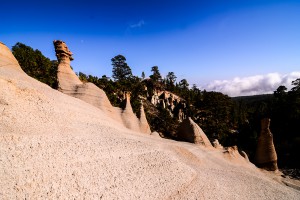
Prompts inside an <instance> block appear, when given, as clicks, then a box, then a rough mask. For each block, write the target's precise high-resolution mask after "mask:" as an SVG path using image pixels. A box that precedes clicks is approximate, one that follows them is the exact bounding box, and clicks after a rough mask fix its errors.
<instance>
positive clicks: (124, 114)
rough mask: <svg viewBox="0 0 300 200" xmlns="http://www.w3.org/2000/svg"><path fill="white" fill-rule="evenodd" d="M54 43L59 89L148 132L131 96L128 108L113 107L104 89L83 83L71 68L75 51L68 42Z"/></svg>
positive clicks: (116, 118) (129, 126)
mask: <svg viewBox="0 0 300 200" xmlns="http://www.w3.org/2000/svg"><path fill="white" fill-rule="evenodd" d="M53 44H54V47H55V52H56V57H57V60H58V62H59V65H58V73H57V78H58V84H59V88H58V90H59V91H61V92H62V93H64V94H67V95H70V96H73V97H76V98H78V99H81V100H83V101H85V102H87V103H89V104H92V105H93V106H95V107H97V108H99V109H100V110H102V111H103V112H105V113H106V115H108V116H109V117H111V118H112V119H114V120H116V121H118V122H119V123H121V124H123V125H124V126H125V127H127V128H129V129H131V130H134V131H137V132H143V133H148V131H149V130H150V129H149V130H147V129H143V130H141V128H140V127H141V121H139V119H138V118H137V117H136V115H135V114H134V113H133V111H132V107H131V105H130V96H127V97H126V108H125V109H124V110H123V111H122V109H120V108H117V107H113V106H112V105H111V103H110V101H109V99H108V98H107V96H106V94H105V92H104V91H103V90H102V89H100V88H98V87H97V86H96V85H95V84H93V83H82V82H81V81H80V80H79V78H78V77H77V75H76V74H75V73H74V71H73V70H72V69H71V66H70V62H71V61H72V60H73V57H72V55H73V53H72V52H71V51H70V50H69V48H68V47H67V45H66V43H65V42H63V41H61V40H54V41H53ZM128 95H129V94H128ZM145 120H146V118H144V119H142V121H143V122H142V123H143V126H146V125H145V123H147V124H148V122H147V121H146V122H145ZM148 127H149V125H148Z"/></svg>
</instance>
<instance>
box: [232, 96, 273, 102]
mask: <svg viewBox="0 0 300 200" xmlns="http://www.w3.org/2000/svg"><path fill="white" fill-rule="evenodd" d="M273 98H274V95H273V94H260V95H252V96H238V97H232V100H233V101H241V100H242V101H245V102H246V103H253V102H255V101H266V100H272V99H273Z"/></svg>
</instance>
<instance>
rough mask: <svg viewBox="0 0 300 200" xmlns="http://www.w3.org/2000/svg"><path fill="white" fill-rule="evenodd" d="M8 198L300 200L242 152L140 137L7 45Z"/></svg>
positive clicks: (1, 158)
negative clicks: (36, 72) (32, 68)
mask: <svg viewBox="0 0 300 200" xmlns="http://www.w3.org/2000/svg"><path fill="white" fill-rule="evenodd" d="M0 61H1V63H0V64H1V65H0V91H1V92H0V113H1V115H0V180H1V181H0V198H1V199H289V200H291V199H299V195H300V192H299V191H297V190H295V189H293V188H290V187H287V186H285V185H284V184H282V183H281V182H280V181H276V180H274V179H272V178H270V177H269V176H267V175H265V174H264V173H262V172H261V171H260V170H258V169H257V168H256V167H255V166H254V165H252V164H251V163H248V162H246V161H245V159H244V158H242V157H241V156H240V155H239V154H238V153H234V155H233V156H228V155H226V156H224V153H223V151H221V150H218V149H214V148H212V149H207V148H203V147H202V146H200V145H195V144H190V143H186V142H176V141H172V140H165V139H162V138H157V137H155V136H151V135H146V134H138V133H137V132H134V131H131V130H129V129H126V128H125V127H124V126H123V125H121V124H120V123H118V122H116V121H115V120H113V119H111V118H110V117H108V116H107V114H106V112H104V111H103V110H101V109H99V108H97V107H95V106H93V105H91V104H89V103H86V102H84V101H81V100H80V99H77V98H73V97H71V96H69V95H65V94H63V93H61V92H59V91H56V90H53V89H51V88H50V87H49V86H47V85H45V84H42V83H40V82H38V81H36V80H35V79H33V78H31V77H29V76H27V75H26V74H25V73H24V72H22V70H21V69H20V67H19V66H18V64H17V62H16V61H15V59H13V56H12V55H11V53H10V52H9V49H8V48H7V47H5V46H4V45H3V44H0Z"/></svg>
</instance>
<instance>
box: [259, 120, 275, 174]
mask: <svg viewBox="0 0 300 200" xmlns="http://www.w3.org/2000/svg"><path fill="white" fill-rule="evenodd" d="M270 121H271V120H270V119H269V118H265V119H262V120H261V131H260V136H259V138H258V142H257V148H256V153H255V163H256V165H257V166H258V167H260V168H263V169H266V170H269V171H275V170H277V169H278V167H277V154H276V150H275V147H274V143H273V135H272V133H271V131H270V128H269V127H270Z"/></svg>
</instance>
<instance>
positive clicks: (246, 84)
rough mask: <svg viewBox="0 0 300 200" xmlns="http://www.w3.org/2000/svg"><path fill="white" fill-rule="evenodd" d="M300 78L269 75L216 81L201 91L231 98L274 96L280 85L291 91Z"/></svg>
mask: <svg viewBox="0 0 300 200" xmlns="http://www.w3.org/2000/svg"><path fill="white" fill-rule="evenodd" d="M297 78H300V72H299V71H297V72H291V73H289V74H280V73H277V72H276V73H269V74H266V75H255V76H249V77H243V78H240V77H235V78H234V79H232V80H215V81H212V82H211V83H209V84H207V85H205V86H204V87H203V88H201V89H205V90H207V91H217V92H222V93H223V94H227V95H228V96H231V97H236V96H248V95H258V94H272V93H273V92H274V91H275V90H276V89H277V88H278V87H279V86H280V85H284V86H285V87H287V88H288V90H290V89H291V88H292V85H291V83H292V81H294V80H296V79H297Z"/></svg>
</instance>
